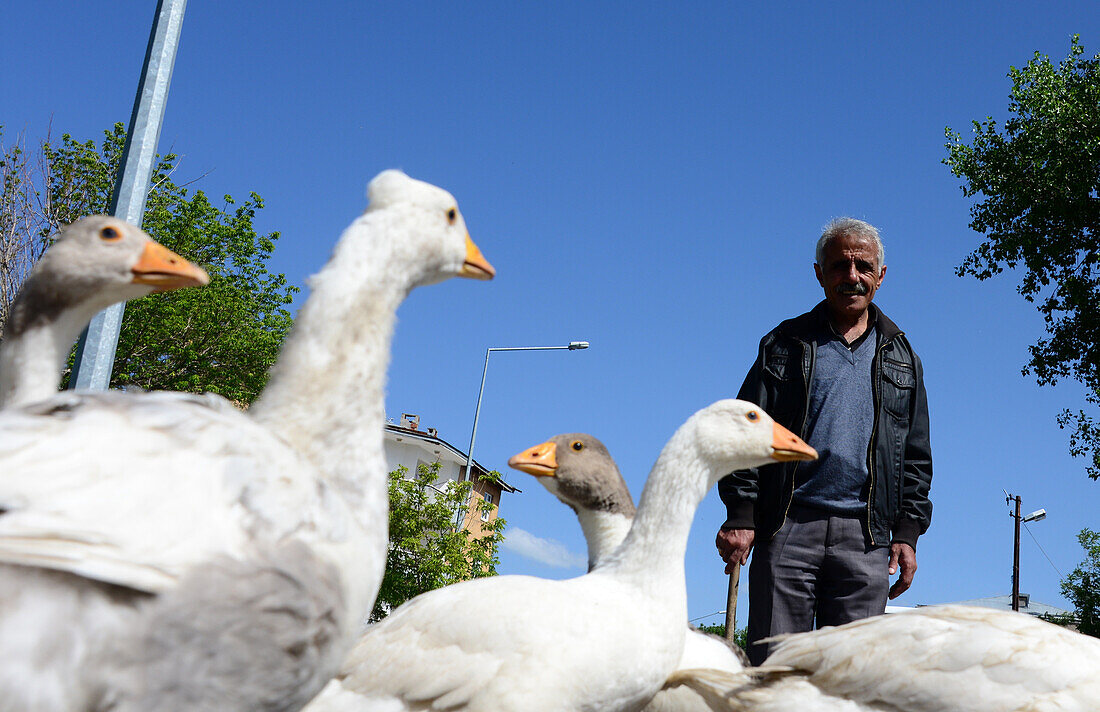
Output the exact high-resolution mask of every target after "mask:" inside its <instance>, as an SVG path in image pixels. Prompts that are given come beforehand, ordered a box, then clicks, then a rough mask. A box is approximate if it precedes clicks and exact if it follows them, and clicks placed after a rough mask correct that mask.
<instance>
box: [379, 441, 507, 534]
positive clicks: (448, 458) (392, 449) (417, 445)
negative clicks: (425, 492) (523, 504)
mask: <svg viewBox="0 0 1100 712" xmlns="http://www.w3.org/2000/svg"><path fill="white" fill-rule="evenodd" d="M391 435H392V434H391V433H387V435H386V438H385V440H384V441H383V446H384V449H385V453H386V466H387V472H392V471H393V470H395V469H397V467H398V466H399V465H404V466H405V467H407V468H408V470H409V472H415V471H416V466H417V463H419V462H423V463H425V464H431V463H433V462H436V461H439V462H440V465H441V466H440V470H439V477H438V478H437V479H436V481H435V484H436V486H437V487H441V486H442V485H443V484H444V483H445V482H447V481H448V480H457V479H458V478H459V476H460V475H462V474H463V473H465V470H466V463H465V461H463V462H461V463H460V462H457V461H456V460H455V459H454V458H453V453H451V451H449V450H443V451H441V452H440V453H436V452H435V451H434V449H432V445H433V444H432V443H427V442H424V441H423V440H415V439H413V438H407V439H406V438H403V439H402V440H401V442H396V441H394V440H393V439H392V438H391ZM501 494H502V489H501V487H500V485H497V484H494V483H492V482H474V483H473V489H472V491H471V492H470V500H469V502H468V503H467V506H466V512H465V514H464V516H463V528H464V529H466V530H467V531H469V532H470V533H471V534H472V535H473V536H475V537H479V536H482V535H483V534H484V533H485V524H486V523H488V522H492V521H493V520H495V519H496V518H497V512H498V510H499V507H500V497H501ZM485 495H488V496H489V497H491V498H492V503H493V509H492V511H491V512H489V515H488V517H489V518H488V519H487V520H484V521H483V520H482V515H481V513H480V512H476V511H475V509H474V507H473V504H474V503H475V502H476V501H478V500H483V499H484V498H485Z"/></svg>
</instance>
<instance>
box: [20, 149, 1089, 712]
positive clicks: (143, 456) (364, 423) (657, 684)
mask: <svg viewBox="0 0 1100 712" xmlns="http://www.w3.org/2000/svg"><path fill="white" fill-rule="evenodd" d="M367 193H368V199H369V207H368V209H367V210H366V212H365V213H364V214H363V215H361V216H360V217H358V218H357V219H356V220H355V221H354V222H353V223H352V224H351V225H350V226H349V227H348V228H347V229H346V230H345V231H344V233H343V235H342V236H341V237H340V239H339V241H338V242H337V244H336V247H335V249H334V251H333V255H332V257H331V259H330V260H329V262H328V263H327V264H326V266H325V267H324V268H323V269H322V270H321V271H320V272H319V273H318V274H317V275H315V276H314V277H313V278H312V279H311V280H310V287H311V294H310V296H309V298H308V300H307V301H306V302H305V304H304V306H303V307H302V309H301V312H300V314H299V316H298V318H297V320H296V321H295V324H294V328H293V330H292V332H291V334H290V335H289V336H288V338H287V340H286V342H285V344H284V346H283V349H282V352H281V353H280V355H279V358H278V361H277V362H276V364H275V366H274V367H273V369H272V373H271V377H270V379H269V381H268V385H267V388H266V389H265V390H264V392H263V394H262V395H261V397H260V398H259V400H258V401H257V402H256V403H255V404H254V405H253V406H252V408H251V409H249V410H248V411H247V412H241V411H240V410H238V409H237V408H235V407H234V406H233V405H232V404H230V403H229V402H227V401H226V400H224V399H222V398H220V397H218V396H214V395H210V394H207V395H193V394H183V393H169V392H150V393H135V392H73V391H68V392H64V393H58V392H57V390H56V389H57V381H58V377H59V372H60V369H61V368H62V366H63V365H64V362H65V359H66V357H67V355H68V353H69V349H70V347H71V344H72V342H73V340H74V339H75V338H76V336H77V335H78V333H79V331H80V329H82V328H83V326H84V325H85V324H86V323H87V321H88V319H89V318H90V317H91V316H92V314H94V313H95V312H96V311H98V310H100V309H102V308H103V307H105V306H107V305H109V304H111V303H114V302H117V301H121V300H125V299H130V298H134V297H138V296H143V295H146V294H149V293H151V292H154V291H164V290H168V289H176V288H180V287H186V286H196V285H202V284H204V283H206V282H207V281H208V277H207V275H206V274H205V273H204V272H203V271H202V270H201V269H200V268H198V267H196V266H194V265H192V264H190V263H189V262H187V261H186V260H185V259H183V258H182V257H179V256H178V255H175V254H173V253H171V252H169V251H168V250H166V249H165V248H163V247H161V246H160V245H158V244H156V243H155V242H153V241H152V240H151V239H150V238H149V237H148V236H147V235H146V234H145V233H143V232H142V231H141V230H140V229H138V228H136V227H133V226H131V225H128V224H126V223H124V222H122V221H120V220H117V219H115V218H111V217H102V216H100V217H89V218H84V219H82V220H80V221H78V222H76V223H73V224H72V225H71V226H69V227H68V228H66V229H65V230H64V231H63V232H62V234H61V235H60V236H59V237H58V239H57V240H56V242H55V244H54V245H53V247H51V249H50V250H49V251H48V252H47V254H46V255H45V256H44V257H43V258H42V259H41V260H40V261H39V263H38V264H37V266H36V267H35V269H34V270H33V272H32V274H31V275H30V276H29V277H28V279H27V281H26V284H25V286H24V289H23V291H22V292H21V293H20V295H19V297H18V298H17V300H16V302H15V303H14V304H13V307H12V310H11V315H10V317H9V320H8V323H7V324H6V327H5V332H4V340H3V342H2V344H0V712H8V711H11V712H62V711H64V712H76V711H80V712H85V711H96V712H108V711H111V712H138V711H142V712H145V711H151V710H168V711H172V712H175V711H177V710H178V711H182V710H203V711H206V710H210V711H211V712H214V711H217V712H229V711H236V710H240V711H242V712H243V711H245V710H248V711H253V710H257V711H259V710H262V711H265V712H278V711H284V710H285V711H289V710H298V709H307V710H309V711H310V712H352V711H355V710H395V711H396V710H491V711H495V710H501V711H504V710H517V711H518V710H522V711H532V712H538V711H540V710H547V711H550V710H561V711H563V712H564V711H567V710H586V711H587V710H593V711H594V710H641V709H646V710H651V711H671V710H707V709H711V710H757V711H762V712H763V711H767V712H777V711H794V710H797V711H798V712H807V711H811V710H824V711H829V712H833V711H835V712H840V711H844V712H861V711H872V710H873V711H880V712H887V711H892V712H933V711H935V712H941V711H951V710H959V711H967V712H969V711H979V710H981V711H989V712H1004V711H1006V710H1020V711H1023V710H1028V711H1032V712H1037V711H1050V712H1054V711H1060V712H1067V711H1077V710H1081V711H1084V710H1097V709H1100V641H1097V640H1095V639H1092V638H1087V637H1085V636H1082V635H1079V634H1077V633H1074V632H1071V631H1067V630H1065V629H1062V628H1058V627H1056V626H1052V625H1049V624H1046V623H1043V622H1041V621H1037V620H1035V619H1033V618H1030V617H1028V616H1024V615H1019V614H1009V613H1000V612H996V611H991V610H983V609H973V608H960V607H940V608H924V609H919V610H916V611H914V612H912V613H905V614H899V615H890V616H880V617H877V618H872V619H868V620H865V621H860V622H857V623H853V624H849V625H846V626H841V627H838V628H829V629H824V630H820V631H815V632H812V633H805V634H800V635H794V636H790V637H788V638H786V639H785V640H783V642H782V643H781V644H780V645H779V646H778V648H777V649H776V651H775V652H774V653H773V655H772V656H771V657H769V659H768V660H767V661H766V663H765V664H764V666H762V667H759V668H749V667H747V666H746V664H745V662H744V660H743V659H742V658H741V657H739V656H738V655H737V654H736V653H735V652H734V651H733V650H731V649H730V648H729V647H728V646H727V645H726V644H725V643H724V642H723V641H720V640H718V639H716V638H713V637H709V636H706V635H703V634H701V633H699V632H697V631H692V630H690V629H689V627H688V626H687V624H686V620H687V601H686V593H685V581H684V552H685V548H686V546H687V538H688V531H689V529H690V526H691V520H692V517H693V515H694V513H695V510H696V508H697V506H698V504H699V503H700V501H701V500H702V499H703V497H704V496H705V495H706V493H707V491H708V490H709V489H710V488H712V487H713V485H714V484H715V482H716V481H717V480H718V479H719V478H720V477H722V476H723V475H725V474H726V473H728V472H730V471H732V470H735V469H742V468H746V467H754V466H759V465H763V464H766V463H769V462H774V461H782V460H788V459H812V458H813V457H816V454H815V453H814V452H813V450H812V449H811V448H809V447H808V446H807V445H806V444H805V443H803V442H802V441H801V440H799V439H798V438H797V437H796V436H794V435H793V434H791V433H790V432H788V431H787V430H785V429H784V428H782V427H781V426H779V425H777V424H775V423H774V422H773V421H772V420H771V418H770V417H769V416H768V415H767V414H766V413H764V412H763V411H762V410H761V409H760V408H758V407H756V406H754V405H752V404H750V403H745V402H742V401H736V400H721V401H718V402H717V403H714V404H712V405H710V406H708V407H706V408H704V409H702V410H700V411H699V412H697V413H695V414H694V415H692V416H691V417H690V418H688V420H687V421H686V422H685V423H684V424H683V425H682V426H681V427H680V428H679V429H678V430H677V431H676V432H675V433H674V434H673V435H672V437H671V439H670V440H669V441H668V443H667V444H666V445H665V447H664V448H663V450H662V451H661V453H660V456H659V457H658V459H657V462H656V464H655V465H654V467H653V469H652V471H651V472H650V475H649V478H648V480H647V482H646V485H645V489H644V491H643V492H642V496H641V500H640V502H639V505H638V507H637V509H636V510H635V507H634V504H633V501H632V499H631V496H630V493H629V491H628V490H627V488H626V485H625V484H624V482H623V479H622V476H621V475H620V473H619V470H618V469H617V468H616V466H615V463H614V461H613V460H612V459H611V456H610V454H609V453H608V451H607V449H606V448H605V447H604V446H603V444H602V443H600V442H599V441H598V440H596V439H595V438H593V437H591V436H589V435H585V434H566V435H559V436H557V437H555V438H553V439H551V440H549V441H547V442H545V443H542V444H539V445H536V446H534V447H531V448H528V449H526V450H524V451H523V452H521V453H519V454H518V455H516V456H515V457H513V458H512V459H511V460H510V462H509V464H510V465H511V466H513V467H515V468H517V469H519V470H522V471H524V472H526V473H529V474H531V475H533V476H535V477H536V478H537V479H538V481H539V482H540V483H542V484H543V485H545V486H546V488H547V489H548V490H549V491H550V492H551V493H552V494H553V495H555V496H556V497H557V498H558V499H560V500H561V501H562V502H563V503H565V504H566V505H568V506H569V507H571V508H572V509H573V510H574V511H575V512H576V513H577V518H578V521H579V523H580V525H581V527H582V529H583V531H584V533H585V536H586V539H587V542H588V551H589V559H590V570H589V572H588V573H587V574H585V575H583V576H580V577H577V578H574V579H570V580H565V581H550V580H543V579H538V578H533V577H526V576H496V577H491V578H485V579H478V580H474V581H468V582H464V583H460V584H457V585H454V586H449V587H446V588H443V589H439V590H437V591H432V592H429V593H426V594H423V595H421V596H419V597H417V598H414V599H413V600H411V601H409V602H407V603H406V604H404V605H402V606H400V607H398V608H397V609H396V610H394V611H393V612H392V613H391V614H390V615H389V616H388V617H387V618H386V619H385V620H383V621H381V622H379V623H377V624H374V625H370V626H368V627H367V628H365V629H364V628H363V626H362V621H364V620H365V619H366V617H367V615H368V614H369V612H370V610H371V607H372V604H373V602H374V598H375V595H376V594H377V591H378V587H379V584H380V582H381V579H382V573H383V568H384V565H385V560H386V552H387V546H388V540H387V500H386V492H387V490H386V478H387V467H386V462H385V458H384V455H383V448H382V432H383V423H384V413H383V389H384V385H385V383H384V382H385V372H386V368H387V365H388V359H389V353H390V341H391V338H392V335H393V330H394V322H395V316H394V315H395V312H396V310H397V308H398V306H399V304H400V303H401V301H402V300H403V299H404V298H405V296H406V295H407V294H408V293H409V291H410V290H411V289H413V288H414V287H417V286H420V285H426V284H431V283H434V282H439V281H441V280H444V279H447V278H449V277H454V276H461V277H469V278H474V279H490V278H491V277H492V276H493V274H494V270H493V267H492V266H491V265H490V264H489V263H488V261H486V260H485V258H484V257H483V256H482V255H481V253H480V252H479V251H478V249H477V247H476V246H475V245H474V243H473V242H472V241H471V240H470V238H469V235H468V233H467V230H466V225H465V222H464V220H463V217H462V215H461V213H460V212H459V211H458V207H457V205H456V203H455V200H454V198H453V197H452V196H451V195H450V194H449V193H447V192H446V191H444V190H442V189H440V188H437V187H435V186H432V185H429V184H427V183H423V182H420V181H417V180H413V179H411V178H409V177H408V176H406V175H404V174H403V173H401V172H399V171H385V172H383V173H381V174H379V175H378V176H377V177H375V178H374V179H373V180H372V181H371V182H370V185H369V186H368V191H367Z"/></svg>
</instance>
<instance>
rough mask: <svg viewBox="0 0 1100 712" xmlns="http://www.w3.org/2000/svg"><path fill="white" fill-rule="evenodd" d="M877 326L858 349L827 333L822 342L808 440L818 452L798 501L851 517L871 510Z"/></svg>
mask: <svg viewBox="0 0 1100 712" xmlns="http://www.w3.org/2000/svg"><path fill="white" fill-rule="evenodd" d="M875 341H876V339H875V330H874V327H873V326H872V327H871V328H870V329H868V330H867V332H866V334H865V336H863V337H861V339H860V341H859V342H858V344H857V345H856V347H855V349H849V348H848V345H847V344H845V342H844V340H843V339H841V338H840V337H839V336H837V335H836V334H834V333H833V332H832V330H827V331H826V333H825V334H823V335H822V336H820V337H818V339H817V360H816V362H815V363H814V378H813V384H812V386H811V389H810V403H809V410H808V412H807V414H806V441H807V442H808V443H809V444H810V446H812V447H813V448H814V449H815V450H817V452H818V459H817V460H815V461H813V462H800V463H799V467H798V470H797V471H796V473H795V491H794V501H795V502H797V503H799V504H802V505H806V506H809V507H814V508H816V509H822V510H825V511H827V512H833V513H836V514H845V515H859V514H861V513H862V512H864V511H866V509H867V491H866V484H867V476H868V472H867V444H868V443H869V442H870V441H871V428H872V427H873V426H874V421H875V411H874V400H873V398H872V394H871V361H872V360H873V359H874V356H875Z"/></svg>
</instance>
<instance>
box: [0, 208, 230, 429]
mask: <svg viewBox="0 0 1100 712" xmlns="http://www.w3.org/2000/svg"><path fill="white" fill-rule="evenodd" d="M209 281H210V278H209V277H208V276H207V274H206V272H204V271H203V270H202V269H201V268H200V267H197V266H195V265H193V264H191V263H190V262H188V261H187V260H185V259H183V258H182V257H180V256H179V255H177V254H176V253H174V252H172V251H171V250H169V249H168V248H166V247H163V246H161V245H160V244H159V243H157V242H155V241H153V239H152V238H150V237H149V236H148V235H147V234H145V232H144V231H142V230H141V229H140V228H137V227H134V226H133V225H131V224H129V223H127V222H124V221H122V220H119V219H118V218H114V217H110V216H108V215H93V216H91V217H86V218H82V219H80V220H77V221H76V222H74V223H73V224H71V225H69V226H68V227H66V228H64V229H63V230H61V232H60V233H59V234H58V235H57V236H56V237H55V238H54V242H53V245H51V246H50V249H48V250H47V251H46V253H45V254H44V255H42V257H41V259H39V260H38V262H37V263H36V264H35V266H34V268H33V269H32V270H31V272H30V274H29V275H27V279H26V281H25V282H24V283H23V287H22V288H21V289H20V291H19V294H18V295H16V297H15V300H14V301H13V302H12V305H11V310H10V312H9V316H8V321H7V323H6V324H5V325H4V340H3V342H0V408H11V407H17V406H21V405H26V404H27V403H33V402H34V401H39V400H43V399H45V398H49V397H50V396H52V395H54V394H55V393H56V392H57V382H58V378H59V374H60V371H61V369H62V367H63V366H64V365H65V360H66V359H67V358H68V356H69V350H70V349H71V348H72V345H73V342H74V341H76V338H77V337H78V336H79V335H80V332H81V330H82V329H83V328H84V327H85V326H86V325H87V324H88V321H89V320H90V319H91V318H92V316H93V315H95V313H96V312H98V311H100V310H102V309H104V308H106V307H108V306H110V305H112V304H114V303H116V302H122V301H126V300H129V299H136V298H138V297H144V296H145V295H147V294H152V293H153V292H166V291H168V290H171V289H179V288H181V287H190V286H197V285H203V284H207V283H208V282H209Z"/></svg>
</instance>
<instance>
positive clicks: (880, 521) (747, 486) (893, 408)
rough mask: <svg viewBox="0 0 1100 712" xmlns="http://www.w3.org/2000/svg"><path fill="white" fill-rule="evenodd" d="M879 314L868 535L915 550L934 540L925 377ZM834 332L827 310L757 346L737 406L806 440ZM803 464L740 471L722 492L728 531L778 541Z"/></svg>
mask: <svg viewBox="0 0 1100 712" xmlns="http://www.w3.org/2000/svg"><path fill="white" fill-rule="evenodd" d="M871 309H874V310H875V315H876V331H877V343H876V345H875V357H874V361H873V362H872V365H871V372H872V374H873V380H872V383H871V392H872V394H873V397H874V399H875V420H874V425H873V427H872V430H871V441H870V442H869V443H868V445H867V466H868V468H867V469H868V472H869V473H870V476H869V483H868V488H867V490H866V492H867V515H866V517H865V518H864V520H863V526H864V531H865V532H866V533H867V534H868V535H869V536H870V538H871V542H872V543H873V544H876V545H882V544H888V543H890V542H892V541H899V542H905V543H907V544H910V545H911V546H913V547H914V548H916V545H917V537H918V536H920V535H921V534H923V533H924V532H925V531H927V530H928V524H929V522H930V521H931V519H932V503H931V502H930V501H929V499H928V490H929V489H930V487H931V485H932V450H931V446H930V444H929V437H928V396H927V395H926V394H925V391H924V370H923V369H922V368H921V362H920V359H919V358H917V355H916V354H915V353H914V352H913V348H912V346H910V345H909V341H908V339H906V338H905V334H904V333H903V332H902V331H901V330H900V329H898V327H897V325H896V324H894V322H892V321H890V320H889V319H888V318H886V315H885V314H883V313H882V312H881V311H880V310H878V308H877V307H875V306H874V305H873V304H872V305H871ZM827 328H828V321H827V317H826V310H825V302H821V303H820V304H818V305H817V306H816V307H814V308H813V310H811V311H809V312H807V313H805V314H803V315H801V316H797V317H795V318H793V319H788V320H786V321H784V322H783V323H781V324H780V325H779V326H777V327H776V328H775V329H773V330H772V331H771V332H769V333H768V334H767V335H766V336H764V338H763V339H761V340H760V352H759V354H758V355H757V357H756V362H755V363H753V365H752V368H751V369H750V370H749V374H748V376H746V377H745V382H744V384H743V385H742V386H741V390H740V392H739V393H738V394H737V397H738V398H741V399H743V400H747V401H751V402H753V403H756V404H757V405H759V406H760V407H762V408H763V409H764V410H766V411H767V412H768V413H769V414H770V415H771V416H772V417H773V418H774V419H775V420H776V421H777V422H779V423H781V424H782V425H784V426H786V427H787V428H789V429H790V430H791V431H792V432H794V433H796V434H797V435H800V436H801V437H803V438H805V437H806V432H805V427H806V410H807V406H808V404H809V401H810V389H809V384H811V383H813V372H814V361H815V358H816V344H815V337H816V336H817V335H818V334H820V333H821V331H822V330H823V329H827ZM797 464H798V463H797V462H783V463H776V464H774V465H766V466H764V467H762V468H758V469H753V470H739V471H737V472H734V473H732V474H730V475H727V476H726V477H723V478H722V479H721V480H720V481H719V482H718V494H719V496H720V497H721V498H722V501H723V502H724V503H725V505H726V512H727V519H726V522H725V523H724V524H723V525H722V528H723V529H756V530H757V536H758V537H759V536H762V535H763V536H766V537H767V538H771V537H772V536H774V535H775V533H776V532H777V531H779V528H780V527H781V526H782V525H783V520H784V519H785V518H786V515H787V510H788V508H789V507H790V504H791V498H792V496H793V494H794V471H795V467H796V466H797Z"/></svg>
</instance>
